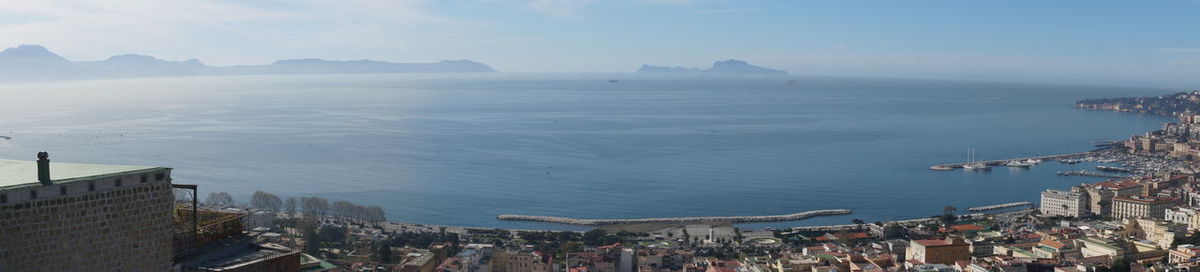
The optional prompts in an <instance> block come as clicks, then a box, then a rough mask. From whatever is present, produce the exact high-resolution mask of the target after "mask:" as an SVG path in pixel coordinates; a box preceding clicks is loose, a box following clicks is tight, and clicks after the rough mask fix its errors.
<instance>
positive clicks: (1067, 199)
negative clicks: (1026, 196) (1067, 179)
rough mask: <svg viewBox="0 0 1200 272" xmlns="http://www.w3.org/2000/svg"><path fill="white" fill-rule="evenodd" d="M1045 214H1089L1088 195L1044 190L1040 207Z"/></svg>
mask: <svg viewBox="0 0 1200 272" xmlns="http://www.w3.org/2000/svg"><path fill="white" fill-rule="evenodd" d="M1038 211H1040V212H1041V213H1042V214H1043V215H1048V216H1070V217H1083V216H1084V215H1087V214H1088V202H1087V195H1086V194H1081V193H1076V192H1070V191H1060V190H1046V191H1043V192H1042V203H1041V206H1039V207H1038Z"/></svg>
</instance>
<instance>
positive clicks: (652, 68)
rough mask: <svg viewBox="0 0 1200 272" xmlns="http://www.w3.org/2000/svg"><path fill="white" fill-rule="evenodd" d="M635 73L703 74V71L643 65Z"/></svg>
mask: <svg viewBox="0 0 1200 272" xmlns="http://www.w3.org/2000/svg"><path fill="white" fill-rule="evenodd" d="M637 72H638V73H699V72H704V70H700V68H685V67H682V66H675V67H668V66H653V65H645V64H643V65H642V67H641V68H638V70H637Z"/></svg>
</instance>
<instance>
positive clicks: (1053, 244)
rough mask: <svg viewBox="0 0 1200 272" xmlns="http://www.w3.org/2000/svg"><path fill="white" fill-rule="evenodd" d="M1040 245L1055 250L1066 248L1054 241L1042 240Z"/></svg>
mask: <svg viewBox="0 0 1200 272" xmlns="http://www.w3.org/2000/svg"><path fill="white" fill-rule="evenodd" d="M1041 244H1042V245H1043V246H1048V247H1052V248H1055V249H1062V248H1063V247H1065V246H1067V245H1066V244H1063V243H1062V242H1059V241H1055V240H1042V242H1041Z"/></svg>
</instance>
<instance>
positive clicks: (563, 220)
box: [496, 209, 852, 226]
mask: <svg viewBox="0 0 1200 272" xmlns="http://www.w3.org/2000/svg"><path fill="white" fill-rule="evenodd" d="M850 213H852V211H850V210H846V209H834V210H815V211H807V212H799V213H793V214H784V215H758V216H701V217H666V218H641V219H575V218H568V217H557V216H537V215H519V214H501V215H498V216H496V219H500V220H507V221H535V222H548V223H558V224H570V225H586V226H598V225H616V224H643V223H694V222H731V223H752V222H771V221H794V220H801V219H806V218H810V217H816V216H828V215H846V214H850Z"/></svg>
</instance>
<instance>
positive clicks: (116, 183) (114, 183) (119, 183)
mask: <svg viewBox="0 0 1200 272" xmlns="http://www.w3.org/2000/svg"><path fill="white" fill-rule="evenodd" d="M113 186H116V187H121V179H116V180H114V181H113Z"/></svg>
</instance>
